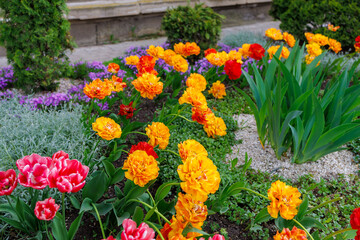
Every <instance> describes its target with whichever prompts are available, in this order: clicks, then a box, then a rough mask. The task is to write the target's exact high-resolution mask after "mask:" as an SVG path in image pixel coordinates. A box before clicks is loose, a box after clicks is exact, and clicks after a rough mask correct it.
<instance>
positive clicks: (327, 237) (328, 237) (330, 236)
mask: <svg viewBox="0 0 360 240" xmlns="http://www.w3.org/2000/svg"><path fill="white" fill-rule="evenodd" d="M351 230H355V229H352V228H351V227H350V228H345V229H341V230H339V231H336V232H333V233H332V234H330V235H327V236H326V237H325V238H324V239H323V240H327V239H333V236H335V235H338V234H340V233H344V232H347V231H351Z"/></svg>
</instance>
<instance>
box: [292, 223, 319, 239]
mask: <svg viewBox="0 0 360 240" xmlns="http://www.w3.org/2000/svg"><path fill="white" fill-rule="evenodd" d="M293 221H294V222H295V223H296V224H297V225H299V226H300V227H301V228H302V229H304V231H305V232H306V234H307V235H308V236H309V237H310V239H311V240H314V238H313V237H312V236H311V234H310V233H309V232H308V230H306V228H305V227H304V226H303V225H302V224H301V223H300V222H299V221H298V220H296V219H295V218H293Z"/></svg>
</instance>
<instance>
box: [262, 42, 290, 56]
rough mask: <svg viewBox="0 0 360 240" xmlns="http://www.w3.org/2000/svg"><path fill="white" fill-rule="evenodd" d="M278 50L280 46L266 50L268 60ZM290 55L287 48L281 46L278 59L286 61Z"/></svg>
mask: <svg viewBox="0 0 360 240" xmlns="http://www.w3.org/2000/svg"><path fill="white" fill-rule="evenodd" d="M279 48H280V45H277V46H271V47H269V49H268V50H267V52H268V53H269V58H270V59H272V58H273V56H274V55H275V53H276V52H277V50H278V49H279ZM289 55H290V51H289V49H288V48H287V47H285V46H283V47H282V49H281V54H280V57H279V59H281V58H282V57H283V58H285V59H287V58H288V57H289Z"/></svg>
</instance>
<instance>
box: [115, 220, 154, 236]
mask: <svg viewBox="0 0 360 240" xmlns="http://www.w3.org/2000/svg"><path fill="white" fill-rule="evenodd" d="M122 225H123V228H124V231H123V232H122V233H121V240H155V238H154V237H155V232H154V230H153V229H152V228H149V226H148V225H147V224H146V223H141V224H140V225H139V227H138V228H136V222H134V221H133V220H131V219H125V220H124V221H123V224H122Z"/></svg>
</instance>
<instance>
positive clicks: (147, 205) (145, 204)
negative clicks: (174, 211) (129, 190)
mask: <svg viewBox="0 0 360 240" xmlns="http://www.w3.org/2000/svg"><path fill="white" fill-rule="evenodd" d="M129 202H138V203H141V204H142V205H144V206H146V207H148V208H153V207H152V206H150V205H149V204H147V203H144V202H143V201H140V200H137V199H130V200H129ZM154 212H156V213H157V214H158V215H159V216H160V217H161V218H162V219H164V220H165V222H167V223H168V224H171V222H170V221H169V220H168V219H167V218H166V217H165V216H164V215H162V214H161V213H160V212H159V211H158V210H157V209H155V210H154Z"/></svg>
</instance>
